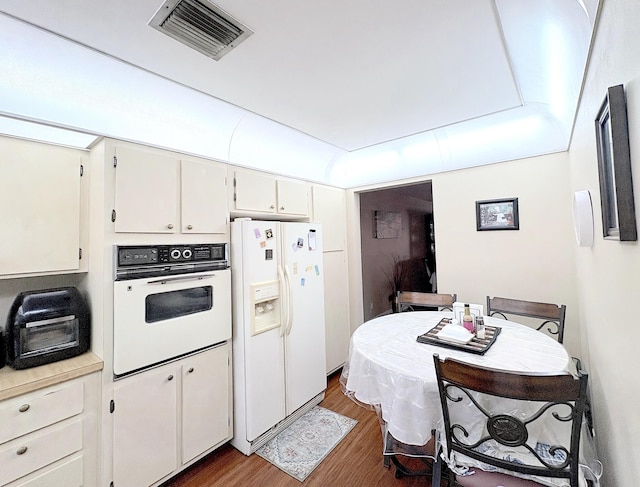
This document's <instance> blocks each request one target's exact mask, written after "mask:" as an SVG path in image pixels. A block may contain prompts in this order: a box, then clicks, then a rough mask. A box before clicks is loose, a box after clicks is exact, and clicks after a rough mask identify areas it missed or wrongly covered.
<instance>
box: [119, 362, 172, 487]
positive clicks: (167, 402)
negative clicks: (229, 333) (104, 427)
mask: <svg viewBox="0 0 640 487" xmlns="http://www.w3.org/2000/svg"><path fill="white" fill-rule="evenodd" d="M178 370H179V369H178V366H177V365H173V364H172V365H171V366H165V367H162V368H160V369H157V370H153V371H149V372H144V373H142V374H139V375H137V376H133V377H131V378H129V379H123V380H122V381H121V382H118V383H116V386H115V389H114V392H113V394H114V401H115V411H114V413H113V415H114V417H113V482H114V485H119V486H129V485H130V486H136V487H145V486H148V485H151V484H153V483H154V482H156V481H157V480H159V479H161V478H162V477H164V476H166V475H168V474H170V473H171V472H173V471H174V470H175V469H176V468H177V467H178V453H177V451H178V450H177V440H176V436H177V402H176V401H177V385H176V384H177V382H178V377H177V373H178Z"/></svg>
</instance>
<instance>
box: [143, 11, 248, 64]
mask: <svg viewBox="0 0 640 487" xmlns="http://www.w3.org/2000/svg"><path fill="white" fill-rule="evenodd" d="M149 25H150V26H152V27H153V28H155V29H158V30H159V31H160V32H164V33H165V34H167V35H168V36H171V37H173V38H174V39H176V40H178V41H180V42H182V43H183V44H186V45H187V46H189V47H192V48H193V49H195V50H196V51H199V52H201V53H202V54H204V55H205V56H209V57H210V58H213V59H215V60H216V61H218V60H219V59H220V58H221V57H222V56H224V55H225V54H227V53H228V52H229V51H231V50H232V49H233V48H234V47H236V46H237V45H238V44H240V43H241V42H242V41H244V40H245V39H246V38H247V37H249V36H250V35H251V34H253V31H252V30H251V29H249V28H248V27H246V26H245V25H242V24H241V23H240V22H238V21H237V20H236V19H234V18H233V17H231V15H229V14H228V13H226V12H225V11H224V10H222V9H221V8H220V7H218V6H216V5H214V4H213V3H210V2H208V1H207V0H167V1H165V2H164V3H163V4H162V6H161V7H160V9H159V10H158V11H157V12H156V14H155V15H154V16H153V18H152V19H151V20H150V21H149Z"/></svg>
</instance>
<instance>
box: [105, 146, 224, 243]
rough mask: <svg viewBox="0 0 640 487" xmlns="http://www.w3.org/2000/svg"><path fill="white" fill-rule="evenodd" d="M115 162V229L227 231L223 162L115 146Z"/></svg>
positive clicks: (142, 231)
mask: <svg viewBox="0 0 640 487" xmlns="http://www.w3.org/2000/svg"><path fill="white" fill-rule="evenodd" d="M114 165H115V171H116V178H115V212H114V218H115V231H116V232H121V233H226V231H227V219H228V218H227V215H228V209H227V199H226V192H227V188H226V173H227V169H226V166H225V165H224V164H219V163H216V162H213V161H206V160H199V159H182V160H181V159H180V158H179V157H178V156H176V155H174V154H172V153H168V152H164V151H160V150H153V149H147V148H143V147H136V146H129V145H118V146H117V148H116V156H115V159H114Z"/></svg>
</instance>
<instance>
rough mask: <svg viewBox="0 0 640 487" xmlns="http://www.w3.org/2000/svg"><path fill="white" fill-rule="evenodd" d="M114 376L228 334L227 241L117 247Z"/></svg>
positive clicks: (141, 367)
mask: <svg viewBox="0 0 640 487" xmlns="http://www.w3.org/2000/svg"><path fill="white" fill-rule="evenodd" d="M114 253H115V276H114V292H113V305H114V306H113V315H114V316H113V373H114V377H115V378H119V377H123V376H125V375H129V374H131V373H134V372H138V371H141V370H144V369H146V368H149V367H152V366H155V365H158V364H161V363H163V362H166V361H168V360H172V359H175V358H177V357H180V356H183V355H186V354H189V353H192V352H195V351H197V350H200V349H203V348H207V347H209V346H211V345H214V344H216V343H220V342H223V341H226V340H230V339H231V271H230V270H229V258H228V245H227V244H226V243H216V244H196V245H147V246H144V245H137V246H116V247H115V249H114Z"/></svg>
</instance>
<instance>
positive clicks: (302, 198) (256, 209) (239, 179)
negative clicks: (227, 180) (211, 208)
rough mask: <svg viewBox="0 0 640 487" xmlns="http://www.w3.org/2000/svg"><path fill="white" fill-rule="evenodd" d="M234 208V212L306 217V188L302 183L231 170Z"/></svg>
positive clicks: (263, 174) (307, 198)
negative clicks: (232, 171) (232, 172)
mask: <svg viewBox="0 0 640 487" xmlns="http://www.w3.org/2000/svg"><path fill="white" fill-rule="evenodd" d="M233 178H234V187H233V205H232V209H233V210H234V211H235V212H236V213H247V214H253V213H259V214H262V215H269V214H271V215H276V216H292V217H296V218H299V217H306V216H308V214H309V201H308V200H309V196H308V186H307V183H306V182H304V181H296V180H292V179H282V178H276V177H275V176H272V175H270V174H265V173H260V172H252V171H234V174H233Z"/></svg>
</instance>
